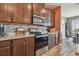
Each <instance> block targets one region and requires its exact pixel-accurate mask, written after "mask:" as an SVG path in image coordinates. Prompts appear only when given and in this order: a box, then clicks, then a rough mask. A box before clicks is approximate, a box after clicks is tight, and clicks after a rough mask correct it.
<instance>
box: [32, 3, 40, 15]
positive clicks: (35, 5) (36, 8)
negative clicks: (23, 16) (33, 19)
mask: <svg viewBox="0 0 79 59" xmlns="http://www.w3.org/2000/svg"><path fill="white" fill-rule="evenodd" d="M39 8H40V3H33V15H38V16H40V9H39Z"/></svg>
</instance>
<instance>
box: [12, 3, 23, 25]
mask: <svg viewBox="0 0 79 59" xmlns="http://www.w3.org/2000/svg"><path fill="white" fill-rule="evenodd" d="M12 8H13V15H12V20H13V22H15V23H22V22H23V4H21V3H15V4H12Z"/></svg>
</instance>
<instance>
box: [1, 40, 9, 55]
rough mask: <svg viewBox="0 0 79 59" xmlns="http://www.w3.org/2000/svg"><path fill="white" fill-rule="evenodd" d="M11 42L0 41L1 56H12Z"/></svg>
mask: <svg viewBox="0 0 79 59" xmlns="http://www.w3.org/2000/svg"><path fill="white" fill-rule="evenodd" d="M10 45H11V44H10V41H0V56H10V55H11V47H10Z"/></svg>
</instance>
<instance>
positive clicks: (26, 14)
mask: <svg viewBox="0 0 79 59" xmlns="http://www.w3.org/2000/svg"><path fill="white" fill-rule="evenodd" d="M23 23H25V24H32V4H31V3H27V4H23Z"/></svg>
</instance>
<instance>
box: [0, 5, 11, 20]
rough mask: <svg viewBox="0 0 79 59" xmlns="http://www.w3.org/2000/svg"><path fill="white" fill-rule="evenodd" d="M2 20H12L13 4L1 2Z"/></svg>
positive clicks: (0, 15) (0, 16)
mask: <svg viewBox="0 0 79 59" xmlns="http://www.w3.org/2000/svg"><path fill="white" fill-rule="evenodd" d="M0 22H11V4H7V3H5V4H4V3H0Z"/></svg>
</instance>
